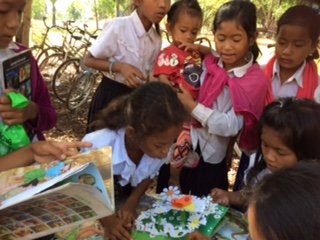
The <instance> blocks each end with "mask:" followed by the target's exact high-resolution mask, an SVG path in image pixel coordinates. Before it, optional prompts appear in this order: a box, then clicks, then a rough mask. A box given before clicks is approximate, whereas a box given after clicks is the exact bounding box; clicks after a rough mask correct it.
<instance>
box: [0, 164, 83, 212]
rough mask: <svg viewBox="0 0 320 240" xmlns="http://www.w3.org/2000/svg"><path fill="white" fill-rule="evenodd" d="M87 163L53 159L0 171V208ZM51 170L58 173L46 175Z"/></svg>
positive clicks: (47, 186) (38, 190)
mask: <svg viewBox="0 0 320 240" xmlns="http://www.w3.org/2000/svg"><path fill="white" fill-rule="evenodd" d="M87 165H88V164H86V165H80V164H78V163H66V164H65V163H63V162H59V161H54V162H51V163H49V164H42V165H39V164H37V165H32V166H29V167H23V168H16V169H12V170H9V171H5V172H1V173H0V186H3V187H1V189H0V203H1V205H0V210H2V209H4V208H6V207H9V206H12V205H14V204H17V203H19V202H22V201H25V200H27V199H29V198H31V197H32V196H33V195H35V194H37V193H39V192H41V191H43V190H45V189H47V188H49V187H51V186H53V185H54V184H56V183H58V182H61V181H62V180H64V179H66V178H67V177H69V176H71V175H73V174H75V173H77V172H79V171H81V170H83V169H84V168H86V167H87ZM51 170H53V171H55V170H56V171H57V172H56V174H58V175H57V176H54V177H52V176H50V175H48V173H50V172H51Z"/></svg>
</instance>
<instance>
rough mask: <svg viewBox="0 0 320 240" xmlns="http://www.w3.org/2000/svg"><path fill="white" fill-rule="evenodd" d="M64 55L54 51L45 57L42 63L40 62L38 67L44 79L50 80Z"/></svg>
mask: <svg viewBox="0 0 320 240" xmlns="http://www.w3.org/2000/svg"><path fill="white" fill-rule="evenodd" d="M64 56H65V55H64V54H63V53H55V54H52V55H50V56H48V57H46V58H45V59H44V60H43V61H42V63H40V65H39V69H40V72H41V74H42V76H43V79H44V80H45V81H47V82H50V81H52V79H53V76H54V74H55V71H56V69H57V68H58V67H59V66H60V65H61V64H62V63H63V61H64Z"/></svg>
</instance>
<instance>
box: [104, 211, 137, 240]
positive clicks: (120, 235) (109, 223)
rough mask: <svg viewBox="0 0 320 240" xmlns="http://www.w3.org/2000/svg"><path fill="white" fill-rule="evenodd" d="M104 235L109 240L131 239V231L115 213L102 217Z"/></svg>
mask: <svg viewBox="0 0 320 240" xmlns="http://www.w3.org/2000/svg"><path fill="white" fill-rule="evenodd" d="M101 223H102V225H103V228H104V235H105V237H106V238H107V239H108V240H123V239H126V240H130V239H132V238H131V235H130V231H128V229H127V228H126V226H125V224H124V222H123V220H122V219H120V218H118V217H117V216H116V215H115V214H113V215H111V216H108V217H105V218H103V219H101Z"/></svg>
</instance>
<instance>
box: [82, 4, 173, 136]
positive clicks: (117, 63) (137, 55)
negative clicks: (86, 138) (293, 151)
mask: <svg viewBox="0 0 320 240" xmlns="http://www.w3.org/2000/svg"><path fill="white" fill-rule="evenodd" d="M134 5H135V7H136V9H135V10H134V11H133V13H132V14H131V15H130V16H127V17H120V18H115V19H112V20H111V21H109V22H107V24H106V25H105V26H104V29H103V31H102V33H101V34H100V36H99V37H98V38H97V40H96V42H95V43H94V44H93V45H92V46H91V48H90V49H89V53H88V54H87V55H86V56H85V57H84V64H85V65H86V66H88V67H91V68H94V69H97V70H100V71H103V75H104V77H103V80H102V82H101V83H100V85H99V86H98V88H97V90H96V93H95V95H94V98H93V100H92V102H91V106H90V110H89V115H88V124H90V123H91V122H92V121H93V120H94V119H95V117H96V114H97V113H98V112H99V111H100V110H101V109H103V108H104V107H105V106H107V105H108V103H109V102H110V101H111V100H112V99H114V98H116V97H119V96H121V95H124V94H127V93H129V92H130V91H131V90H132V89H133V88H136V87H138V86H140V85H141V84H142V83H144V82H145V81H147V80H148V79H149V76H152V75H151V72H152V69H151V66H153V65H154V62H155V58H156V56H157V55H158V53H159V51H160V48H161V37H160V30H159V22H160V21H161V20H162V18H163V17H164V16H165V15H166V13H167V12H168V10H169V8H170V0H156V1H154V0H134ZM153 25H154V26H153ZM92 130H93V129H92V128H91V127H90V126H89V128H88V131H92Z"/></svg>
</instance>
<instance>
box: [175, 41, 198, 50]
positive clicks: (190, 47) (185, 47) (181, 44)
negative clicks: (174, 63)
mask: <svg viewBox="0 0 320 240" xmlns="http://www.w3.org/2000/svg"><path fill="white" fill-rule="evenodd" d="M178 48H180V49H182V50H183V51H185V52H198V51H199V46H198V45H197V44H193V43H188V42H179V43H178Z"/></svg>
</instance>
